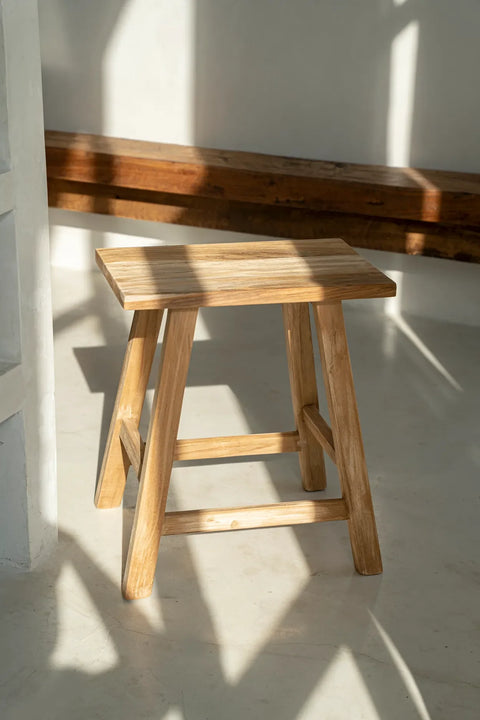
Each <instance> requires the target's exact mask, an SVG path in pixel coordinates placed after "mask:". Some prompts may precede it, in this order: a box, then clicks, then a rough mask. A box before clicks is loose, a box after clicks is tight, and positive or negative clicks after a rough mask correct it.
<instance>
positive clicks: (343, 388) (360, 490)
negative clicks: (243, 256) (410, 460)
mask: <svg viewBox="0 0 480 720" xmlns="http://www.w3.org/2000/svg"><path fill="white" fill-rule="evenodd" d="M313 307H314V313H315V323H316V326H317V334H318V340H319V345H320V353H321V356H322V366H323V375H324V379H325V387H326V391H327V397H328V406H329V412H330V421H331V424H332V432H333V440H334V444H335V453H336V460H337V467H338V474H339V476H340V484H341V487H342V493H343V496H344V498H345V501H346V503H347V508H348V512H349V520H348V527H349V532H350V543H351V546H352V553H353V559H354V563H355V568H356V569H357V571H358V572H359V573H361V574H362V575H376V574H378V573H381V572H382V560H381V556H380V548H379V544H378V536H377V528H376V524H375V515H374V512H373V505H372V497H371V494H370V484H369V481H368V474H367V466H366V462H365V455H364V450H363V442H362V435H361V431H360V421H359V418H358V410H357V403H356V399H355V388H354V385H353V377H352V369H351V365H350V356H349V353H348V345H347V337H346V334H345V325H344V321H343V312H342V305H341V303H340V302H336V303H332V304H321V303H314V306H313Z"/></svg>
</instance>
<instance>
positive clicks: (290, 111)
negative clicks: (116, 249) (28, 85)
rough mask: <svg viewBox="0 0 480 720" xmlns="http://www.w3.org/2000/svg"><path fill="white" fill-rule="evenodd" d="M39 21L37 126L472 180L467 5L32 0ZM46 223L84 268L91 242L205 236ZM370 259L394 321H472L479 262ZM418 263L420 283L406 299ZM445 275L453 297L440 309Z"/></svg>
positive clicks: (474, 70)
mask: <svg viewBox="0 0 480 720" xmlns="http://www.w3.org/2000/svg"><path fill="white" fill-rule="evenodd" d="M40 10H41V41H42V57H43V74H44V99H45V118H46V126H47V127H48V128H51V129H60V130H70V131H83V132H92V133H103V134H106V135H114V136H119V137H131V138H142V139H146V140H154V141H162V142H175V143H183V144H198V145H204V146H211V147H221V148H232V149H235V148H236V149H241V150H252V151H260V152H267V153H276V154H283V155H292V156H300V157H309V158H318V159H327V160H335V161H343V162H365V163H381V164H390V165H394V164H401V165H413V166H417V167H429V168H441V169H447V170H448V169H449V170H464V171H476V172H480V142H479V141H478V117H480V93H479V92H477V87H478V78H477V75H478V68H479V67H480V43H479V42H478V28H479V27H480V2H478V0H459V1H458V2H457V3H452V2H450V1H449V0H436V1H435V2H430V3H427V2H422V1H421V0H363V1H362V2H359V0H341V1H340V0H296V1H295V2H292V0H276V1H275V2H273V0H175V1H174V2H172V0H101V2H98V0H41V3H40ZM51 221H52V247H53V261H54V263H55V264H59V265H67V266H71V267H80V266H83V267H85V265H87V266H89V265H90V264H91V262H92V257H93V248H94V247H95V246H102V245H103V246H104V245H109V244H113V245H115V244H129V243H130V244H131V243H134V242H158V241H159V240H161V241H167V242H195V240H196V239H198V238H200V237H202V238H205V237H206V234H205V232H202V231H196V230H192V229H189V228H179V227H172V226H170V227H168V226H150V225H149V224H147V223H137V224H136V223H132V222H131V221H130V222H129V221H124V220H119V219H108V218H101V217H94V216H90V217H89V216H86V215H85V216H79V215H75V214H71V213H70V214H69V213H64V212H59V211H54V212H51ZM135 236H139V237H135ZM145 237H147V240H144V238H145ZM208 237H216V238H217V237H218V238H219V239H223V238H224V237H228V236H222V235H219V234H212V233H211V232H209V233H208ZM377 259H378V261H379V263H380V265H381V266H385V267H387V268H388V267H392V266H395V267H397V266H398V265H399V264H401V268H400V269H397V272H402V273H403V274H404V275H405V277H407V276H408V277H410V278H413V279H412V280H411V282H410V286H411V288H410V291H409V292H408V293H406V292H404V294H403V299H402V303H403V305H404V308H406V309H407V310H408V311H410V310H411V309H412V306H415V307H416V308H417V310H418V311H423V312H425V313H427V314H429V315H432V314H433V315H434V316H436V315H440V316H441V315H442V313H444V312H446V313H447V315H448V317H451V318H453V319H458V320H459V321H463V320H465V321H468V322H470V321H472V315H474V316H475V317H474V318H473V320H475V318H476V312H474V309H472V308H473V307H474V306H472V305H469V304H467V301H466V300H465V304H462V302H461V301H462V298H463V297H464V295H465V297H466V298H468V300H469V302H471V301H472V300H473V299H475V301H478V300H479V299H480V298H479V296H478V291H477V287H478V285H479V284H480V283H478V280H479V279H480V277H479V271H480V270H479V268H478V267H477V268H472V267H468V268H467V266H465V265H463V264H459V263H456V264H454V263H450V262H448V261H436V260H433V259H429V258H426V259H420V258H401V259H400V258H398V257H396V256H392V257H388V258H387V255H386V254H385V255H384V256H383V260H382V259H381V257H378V258H377ZM419 268H422V272H425V273H427V274H430V276H431V282H430V283H429V284H428V287H429V293H428V296H427V294H425V293H424V294H423V299H422V301H421V302H418V303H417V302H416V301H414V300H413V299H412V298H417V299H418V297H419V296H418V293H414V292H413V289H412V288H413V287H414V286H415V287H416V284H417V283H418V282H420V278H419V276H418V272H417V269H419ZM448 268H451V270H448ZM462 268H463V269H462ZM452 273H453V274H454V276H455V277H458V278H459V280H458V282H459V283H460V288H461V291H460V293H456V294H455V297H456V300H458V302H453V303H449V302H448V300H447V297H446V294H445V292H444V287H445V284H448V281H447V280H446V279H445V278H446V276H447V275H448V277H450V276H452V277H453V275H451V274H452ZM432 293H433V294H432ZM420 297H422V295H421V293H420ZM459 303H460V304H459ZM452 307H453V308H454V309H452ZM467 318H468V319H467ZM478 321H479V322H480V319H479V320H478Z"/></svg>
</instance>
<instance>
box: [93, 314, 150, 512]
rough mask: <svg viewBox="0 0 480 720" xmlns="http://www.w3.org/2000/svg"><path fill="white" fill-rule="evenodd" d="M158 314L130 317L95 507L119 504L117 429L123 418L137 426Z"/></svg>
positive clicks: (122, 466)
mask: <svg viewBox="0 0 480 720" xmlns="http://www.w3.org/2000/svg"><path fill="white" fill-rule="evenodd" d="M162 314H163V310H137V311H136V312H135V313H134V316H133V321H132V328H131V330H130V335H129V338H128V345H127V350H126V352H125V358H124V361H123V368H122V374H121V376H120V382H119V385H118V390H117V398H116V400H115V407H114V409H113V414H112V420H111V423H110V430H109V433H108V438H107V444H106V447H105V453H104V455H103V462H102V468H101V470H100V475H99V478H98V483H97V489H96V492H95V505H96V506H97V507H99V508H112V507H117V505H120V503H121V502H122V497H123V492H124V490H125V483H126V480H127V473H128V468H129V467H130V462H129V460H128V457H127V455H126V453H125V452H124V450H123V448H122V444H121V442H120V437H119V432H120V426H121V423H122V419H123V418H125V417H128V418H132V419H133V420H135V422H136V423H137V426H138V423H139V422H140V415H141V414H142V408H143V403H144V400H145V393H146V391H147V385H148V378H149V376H150V370H151V368H152V362H153V356H154V354H155V348H156V347H157V340H158V333H159V330H160V325H161V322H162Z"/></svg>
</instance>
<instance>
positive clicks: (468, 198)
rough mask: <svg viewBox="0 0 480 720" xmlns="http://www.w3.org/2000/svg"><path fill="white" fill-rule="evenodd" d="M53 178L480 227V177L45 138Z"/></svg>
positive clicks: (78, 137) (87, 138) (65, 136)
mask: <svg viewBox="0 0 480 720" xmlns="http://www.w3.org/2000/svg"><path fill="white" fill-rule="evenodd" d="M46 149H47V166H48V176H49V178H50V179H52V180H53V179H54V180H65V181H74V182H82V183H88V184H93V185H95V186H99V185H113V186H116V187H121V188H131V189H135V190H143V191H149V192H160V193H169V194H175V195H184V196H195V197H203V198H210V199H217V200H223V201H229V202H238V203H255V204H256V205H267V206H272V207H285V208H299V209H302V210H308V211H317V212H329V213H332V212H334V213H346V214H348V215H352V214H353V215H365V216H368V217H375V218H384V219H387V218H388V219H392V218H393V219H396V220H410V221H415V222H419V221H420V222H427V223H453V224H455V225H467V226H479V225H480V176H479V175H474V174H470V173H457V172H446V171H439V170H417V169H411V168H388V167H384V166H372V165H353V164H346V163H332V162H323V161H319V160H302V159H297V158H285V157H277V156H271V155H262V154H257V153H246V152H236V151H230V150H214V149H206V148H195V147H184V146H181V145H166V144H159V143H150V142H143V141H136V140H123V139H118V138H106V137H102V136H95V135H83V134H72V133H59V132H52V131H49V132H47V134H46Z"/></svg>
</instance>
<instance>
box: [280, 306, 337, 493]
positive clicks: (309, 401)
mask: <svg viewBox="0 0 480 720" xmlns="http://www.w3.org/2000/svg"><path fill="white" fill-rule="evenodd" d="M283 322H284V326H285V341H286V346H287V360H288V373H289V377H290V388H291V392H292V403H293V411H294V414H295V423H296V426H297V430H298V434H299V436H300V443H301V445H302V448H301V450H300V452H299V454H298V455H299V461H300V470H301V473H302V483H303V488H304V490H324V489H325V487H326V485H327V476H326V473H325V459H324V456H323V450H322V448H321V446H320V445H319V444H318V443H317V441H316V440H315V439H314V438H313V436H312V435H311V433H310V431H309V430H308V428H307V426H306V424H305V419H304V415H303V408H304V406H305V405H315V406H316V407H318V396H317V381H316V377H315V363H314V359H313V346H312V333H311V329H310V316H309V312H308V304H307V303H290V304H285V305H283Z"/></svg>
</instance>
